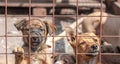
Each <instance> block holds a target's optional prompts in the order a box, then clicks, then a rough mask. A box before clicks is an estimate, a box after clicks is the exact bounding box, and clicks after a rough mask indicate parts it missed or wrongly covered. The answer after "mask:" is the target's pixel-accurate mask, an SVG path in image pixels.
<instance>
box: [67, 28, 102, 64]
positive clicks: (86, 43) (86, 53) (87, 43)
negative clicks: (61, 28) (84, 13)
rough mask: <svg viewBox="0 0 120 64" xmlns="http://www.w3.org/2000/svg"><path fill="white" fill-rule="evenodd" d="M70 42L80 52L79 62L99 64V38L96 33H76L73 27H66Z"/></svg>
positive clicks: (79, 63)
mask: <svg viewBox="0 0 120 64" xmlns="http://www.w3.org/2000/svg"><path fill="white" fill-rule="evenodd" d="M66 36H67V40H68V42H69V43H70V44H71V46H72V47H73V49H74V52H75V53H76V51H77V52H78V53H83V54H79V55H78V59H77V62H78V64H98V63H99V61H98V52H99V47H100V44H99V38H98V37H97V36H96V35H95V34H94V33H83V34H80V35H79V34H78V36H77V35H76V32H74V31H73V29H72V28H71V27H66ZM76 48H77V50H76Z"/></svg>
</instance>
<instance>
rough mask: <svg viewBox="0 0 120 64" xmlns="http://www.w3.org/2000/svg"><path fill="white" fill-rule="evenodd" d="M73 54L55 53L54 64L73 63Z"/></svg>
mask: <svg viewBox="0 0 120 64" xmlns="http://www.w3.org/2000/svg"><path fill="white" fill-rule="evenodd" d="M75 63H76V60H75V55H72V54H56V55H55V56H54V64H75Z"/></svg>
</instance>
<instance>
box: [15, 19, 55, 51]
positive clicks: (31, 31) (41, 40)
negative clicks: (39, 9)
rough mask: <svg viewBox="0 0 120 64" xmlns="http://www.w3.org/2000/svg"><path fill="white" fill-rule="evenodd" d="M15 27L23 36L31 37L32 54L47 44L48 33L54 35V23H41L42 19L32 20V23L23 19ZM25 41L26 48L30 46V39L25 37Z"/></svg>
mask: <svg viewBox="0 0 120 64" xmlns="http://www.w3.org/2000/svg"><path fill="white" fill-rule="evenodd" d="M14 25H15V27H16V28H17V29H18V30H20V31H22V34H23V35H27V36H28V35H30V36H31V37H30V44H31V51H32V52H35V51H37V50H40V49H42V46H43V45H44V44H45V42H46V38H47V35H48V33H49V34H52V32H53V30H54V26H53V25H52V23H48V22H45V21H41V20H40V19H31V20H30V21H29V20H26V19H23V20H21V21H19V22H17V23H15V24H14ZM23 41H24V43H25V46H26V45H27V46H28V44H29V37H23ZM25 51H27V50H25Z"/></svg>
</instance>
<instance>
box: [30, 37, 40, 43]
mask: <svg viewBox="0 0 120 64" xmlns="http://www.w3.org/2000/svg"><path fill="white" fill-rule="evenodd" d="M31 41H32V42H39V41H40V39H39V37H32V38H31Z"/></svg>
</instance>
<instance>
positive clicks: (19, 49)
mask: <svg viewBox="0 0 120 64" xmlns="http://www.w3.org/2000/svg"><path fill="white" fill-rule="evenodd" d="M13 53H14V54H15V55H17V56H21V55H23V54H24V49H23V48H22V47H16V48H15V49H14V50H13Z"/></svg>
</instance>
